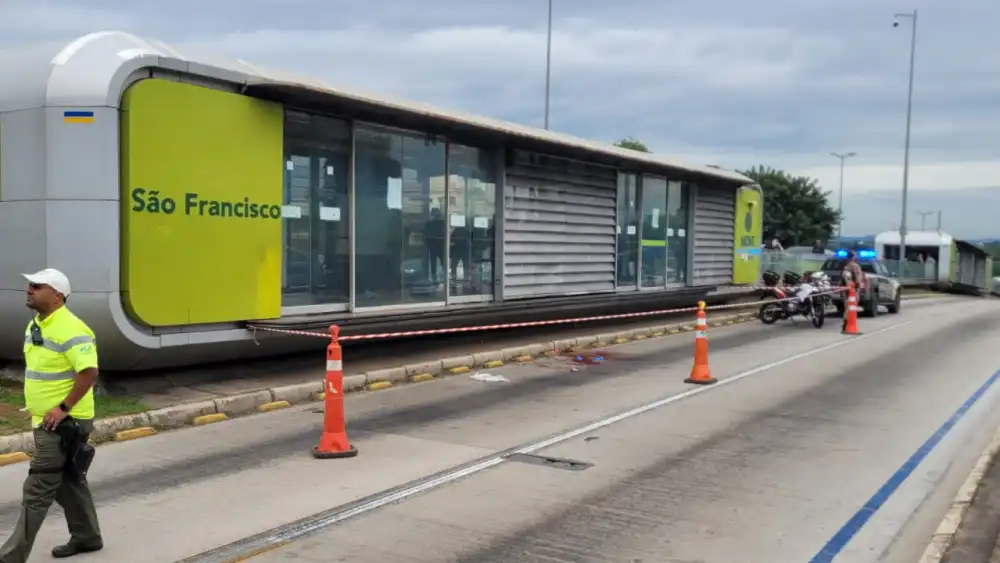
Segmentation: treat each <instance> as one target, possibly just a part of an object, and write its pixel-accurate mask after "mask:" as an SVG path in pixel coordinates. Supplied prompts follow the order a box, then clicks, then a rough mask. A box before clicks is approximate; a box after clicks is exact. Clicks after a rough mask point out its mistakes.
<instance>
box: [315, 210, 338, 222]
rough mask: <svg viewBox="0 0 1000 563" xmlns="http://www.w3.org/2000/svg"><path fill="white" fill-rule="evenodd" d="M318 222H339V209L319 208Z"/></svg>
mask: <svg viewBox="0 0 1000 563" xmlns="http://www.w3.org/2000/svg"><path fill="white" fill-rule="evenodd" d="M319 220H320V221H340V208H339V207H320V208H319Z"/></svg>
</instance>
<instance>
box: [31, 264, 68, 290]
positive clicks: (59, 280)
mask: <svg viewBox="0 0 1000 563" xmlns="http://www.w3.org/2000/svg"><path fill="white" fill-rule="evenodd" d="M21 275H22V276H24V279H26V280H28V283H33V284H37V285H47V286H49V287H51V288H52V289H54V290H56V291H57V292H59V293H61V294H62V295H63V297H69V292H70V287H69V278H67V277H66V274H64V273H62V272H60V271H59V270H56V269H55V268H46V269H44V270H42V271H40V272H35V273H34V274H21Z"/></svg>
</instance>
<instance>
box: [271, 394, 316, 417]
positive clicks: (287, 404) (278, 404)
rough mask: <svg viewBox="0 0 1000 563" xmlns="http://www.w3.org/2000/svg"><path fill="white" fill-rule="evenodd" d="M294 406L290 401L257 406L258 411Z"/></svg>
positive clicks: (272, 410)
mask: <svg viewBox="0 0 1000 563" xmlns="http://www.w3.org/2000/svg"><path fill="white" fill-rule="evenodd" d="M323 398H324V399H325V398H326V393H324V394H323ZM290 406H292V404H291V403H289V402H288V401H274V402H271V403H264V404H263V405H260V406H259V407H257V412H274V411H280V410H281V409H287V408H288V407H290Z"/></svg>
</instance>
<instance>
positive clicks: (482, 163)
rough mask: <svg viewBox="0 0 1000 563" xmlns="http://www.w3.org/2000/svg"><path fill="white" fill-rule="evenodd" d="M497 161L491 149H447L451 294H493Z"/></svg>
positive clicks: (453, 147) (459, 147)
mask: <svg viewBox="0 0 1000 563" xmlns="http://www.w3.org/2000/svg"><path fill="white" fill-rule="evenodd" d="M495 219H496V162H495V160H494V153H493V152H492V151H486V150H480V149H477V148H474V147H467V146H463V145H454V144H453V145H450V146H449V148H448V229H449V233H448V234H449V237H450V242H449V249H448V251H449V261H450V262H451V264H450V268H449V272H448V275H449V279H450V282H451V288H450V289H451V295H452V296H454V297H463V296H468V295H493V254H494V248H495V247H494V242H493V241H494V220H495Z"/></svg>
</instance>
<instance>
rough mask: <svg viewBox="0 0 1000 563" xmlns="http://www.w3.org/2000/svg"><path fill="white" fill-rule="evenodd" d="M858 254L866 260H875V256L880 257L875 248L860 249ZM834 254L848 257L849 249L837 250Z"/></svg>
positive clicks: (838, 256) (839, 256)
mask: <svg viewBox="0 0 1000 563" xmlns="http://www.w3.org/2000/svg"><path fill="white" fill-rule="evenodd" d="M857 254H858V258H861V259H862V260H866V259H867V260H874V259H875V258H877V257H878V254H877V253H876V252H875V251H874V250H858V251H857ZM834 255H835V256H836V257H837V258H847V251H846V250H843V249H841V250H837V251H836V252H835V253H834Z"/></svg>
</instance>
